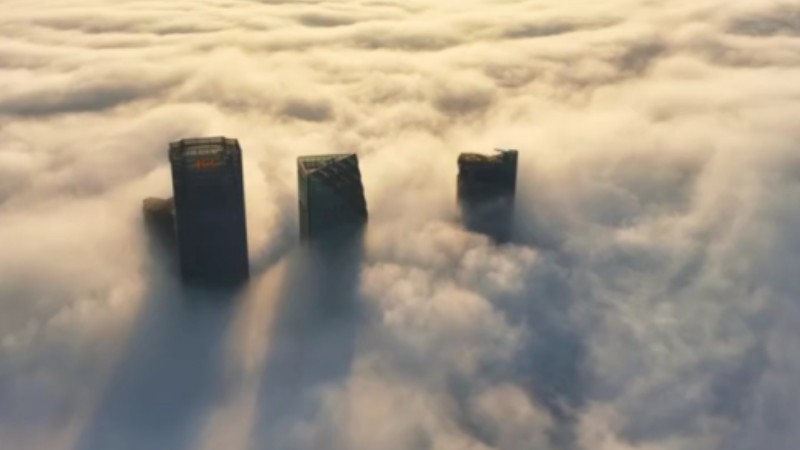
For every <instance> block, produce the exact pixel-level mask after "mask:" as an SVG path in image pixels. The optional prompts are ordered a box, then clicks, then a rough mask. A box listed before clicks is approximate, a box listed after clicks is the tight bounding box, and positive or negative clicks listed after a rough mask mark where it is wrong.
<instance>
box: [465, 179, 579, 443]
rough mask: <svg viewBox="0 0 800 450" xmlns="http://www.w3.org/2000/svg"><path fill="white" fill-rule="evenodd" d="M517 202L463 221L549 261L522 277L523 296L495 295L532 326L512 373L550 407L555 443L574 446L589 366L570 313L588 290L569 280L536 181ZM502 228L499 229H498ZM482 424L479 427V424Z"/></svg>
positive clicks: (514, 318) (510, 315) (567, 263)
mask: <svg viewBox="0 0 800 450" xmlns="http://www.w3.org/2000/svg"><path fill="white" fill-rule="evenodd" d="M521 184H522V186H523V187H524V189H520V191H518V195H517V198H516V201H515V204H514V205H513V206H512V207H507V208H506V209H505V210H502V209H501V210H499V212H497V213H493V214H483V215H481V216H478V218H477V219H476V218H473V219H472V220H473V221H475V220H479V221H480V222H477V223H472V224H470V223H465V225H466V226H467V228H468V229H470V230H472V231H477V232H481V233H483V234H486V235H488V236H489V237H490V238H491V239H492V240H493V242H494V243H495V244H496V245H521V246H528V247H533V248H536V249H537V250H538V251H539V252H540V253H541V254H542V256H543V259H544V260H547V261H548V262H547V265H548V266H549V268H548V269H547V271H546V273H544V274H542V273H538V274H537V275H534V276H533V277H532V278H531V279H528V280H526V288H525V289H524V290H523V293H522V294H521V295H511V296H506V297H505V298H497V299H495V301H496V302H497V304H498V305H499V306H501V308H502V309H503V311H504V313H505V315H506V317H507V319H508V320H509V321H510V322H511V323H514V324H517V325H522V326H524V327H525V328H527V329H529V330H530V331H531V336H530V339H529V340H528V342H527V344H526V345H525V346H524V347H523V348H522V350H521V351H520V354H519V355H518V357H517V359H516V361H517V363H516V368H515V371H516V376H517V377H518V378H519V382H520V383H521V384H523V385H525V386H526V387H527V388H528V392H529V395H530V397H531V398H532V400H533V401H534V402H535V403H536V404H538V405H539V406H541V407H543V408H544V409H545V410H547V411H548V413H549V414H550V416H551V417H552V418H553V423H554V426H553V428H552V429H551V431H550V435H549V439H550V441H551V445H552V446H553V447H554V448H559V449H564V450H570V449H574V448H577V445H578V444H577V436H576V425H577V421H578V418H579V416H580V413H581V411H582V409H583V408H584V407H585V406H586V404H587V402H588V397H589V391H588V389H589V384H590V381H591V376H592V375H591V370H590V367H589V361H588V350H587V345H586V342H585V341H584V336H583V335H582V334H581V332H580V330H577V329H575V328H574V322H573V321H572V320H571V318H570V316H571V312H572V310H573V308H575V307H576V305H578V303H579V302H582V301H586V300H587V299H586V298H583V296H585V295H586V293H578V292H576V291H575V289H574V288H573V280H572V279H571V272H572V268H573V267H574V262H573V261H572V259H573V258H572V257H571V256H570V255H568V254H567V253H566V252H564V250H563V245H562V236H561V234H560V233H562V232H563V231H561V230H559V228H558V226H557V224H555V223H552V222H551V221H550V220H549V219H548V218H547V217H546V216H545V215H543V214H542V212H540V211H539V210H538V209H537V208H536V202H535V201H534V200H535V199H536V197H535V196H534V197H533V198H531V197H530V196H529V195H527V193H528V192H531V191H533V192H535V190H536V188H537V186H530V181H529V180H528V181H523V182H522V183H521ZM498 230H500V231H498ZM478 428H480V427H478Z"/></svg>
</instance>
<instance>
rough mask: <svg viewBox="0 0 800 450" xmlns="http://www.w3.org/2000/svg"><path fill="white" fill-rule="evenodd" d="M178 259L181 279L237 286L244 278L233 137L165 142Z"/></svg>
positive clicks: (244, 248) (244, 239) (237, 163)
mask: <svg viewBox="0 0 800 450" xmlns="http://www.w3.org/2000/svg"><path fill="white" fill-rule="evenodd" d="M169 160H170V163H171V165H172V187H173V191H174V195H175V200H174V201H175V228H176V231H177V242H178V260H179V263H180V269H181V275H182V278H183V279H184V281H186V282H189V283H193V284H203V285H236V284H240V283H242V282H244V281H246V280H247V278H248V277H249V271H250V267H249V262H248V256H247V227H246V223H245V205H244V187H243V179H242V178H243V177H242V152H241V148H240V147H239V142H238V141H237V140H236V139H227V138H224V137H217V138H201V139H184V140H181V141H178V142H173V143H171V144H170V146H169Z"/></svg>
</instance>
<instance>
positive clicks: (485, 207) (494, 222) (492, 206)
mask: <svg viewBox="0 0 800 450" xmlns="http://www.w3.org/2000/svg"><path fill="white" fill-rule="evenodd" d="M517 160H518V152H517V151H516V150H500V151H498V153H497V154H495V155H482V154H476V153H463V154H461V155H460V156H459V158H458V203H459V206H460V208H461V213H462V217H463V220H464V224H465V225H466V227H467V228H468V229H469V230H471V231H475V232H478V233H483V234H486V235H488V236H490V237H492V238H494V239H495V240H497V241H501V242H502V241H507V240H509V239H510V238H511V228H512V223H513V216H514V199H515V196H516V190H517Z"/></svg>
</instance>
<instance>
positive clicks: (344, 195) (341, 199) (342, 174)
mask: <svg viewBox="0 0 800 450" xmlns="http://www.w3.org/2000/svg"><path fill="white" fill-rule="evenodd" d="M297 172H298V173H297V181H298V197H299V206H300V236H301V238H302V239H303V240H308V239H314V238H316V237H318V236H322V235H323V234H326V233H328V232H331V231H334V230H337V231H347V230H357V229H359V228H360V227H361V226H362V225H363V224H364V223H365V222H366V221H367V201H366V200H365V198H364V186H363V185H362V183H361V171H360V170H359V167H358V156H356V155H355V154H342V155H321V156H303V157H300V158H297Z"/></svg>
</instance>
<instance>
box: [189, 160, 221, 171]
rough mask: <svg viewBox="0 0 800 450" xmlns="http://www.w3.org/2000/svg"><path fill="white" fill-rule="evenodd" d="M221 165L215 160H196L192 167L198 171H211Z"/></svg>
mask: <svg viewBox="0 0 800 450" xmlns="http://www.w3.org/2000/svg"><path fill="white" fill-rule="evenodd" d="M221 165H222V163H221V162H219V160H216V159H198V160H197V161H195V164H194V166H195V167H196V168H198V169H213V168H215V167H219V166H221Z"/></svg>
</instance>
